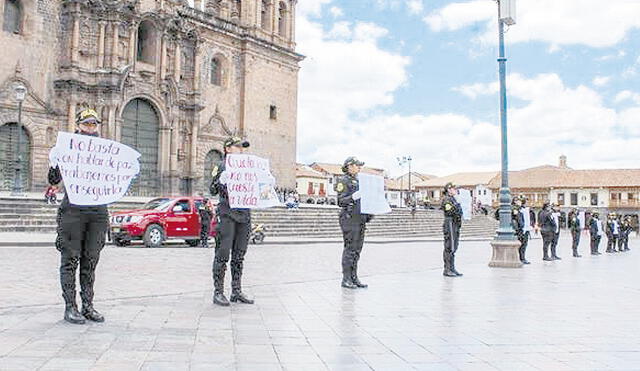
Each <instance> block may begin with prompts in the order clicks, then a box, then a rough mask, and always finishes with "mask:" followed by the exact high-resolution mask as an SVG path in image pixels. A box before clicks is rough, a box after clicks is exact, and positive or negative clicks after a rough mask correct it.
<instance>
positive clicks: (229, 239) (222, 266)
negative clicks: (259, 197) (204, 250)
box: [212, 215, 251, 292]
mask: <svg viewBox="0 0 640 371" xmlns="http://www.w3.org/2000/svg"><path fill="white" fill-rule="evenodd" d="M216 232H217V236H216V239H217V243H216V254H215V258H214V259H213V268H212V273H213V288H214V290H215V291H216V292H223V291H224V275H225V271H226V270H227V262H228V261H229V255H231V264H230V265H231V289H232V290H233V291H236V292H237V291H242V282H241V280H242V268H243V263H244V255H245V254H246V253H247V246H248V244H249V234H250V233H251V220H250V219H249V220H248V221H246V222H237V221H235V220H234V219H233V218H231V217H230V216H229V215H220V216H219V219H218V225H217V226H216Z"/></svg>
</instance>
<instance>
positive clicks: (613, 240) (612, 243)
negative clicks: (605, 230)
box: [607, 234, 618, 252]
mask: <svg viewBox="0 0 640 371" xmlns="http://www.w3.org/2000/svg"><path fill="white" fill-rule="evenodd" d="M607 237H608V239H607V252H609V251H616V245H617V244H618V235H617V234H610V235H608V236H607Z"/></svg>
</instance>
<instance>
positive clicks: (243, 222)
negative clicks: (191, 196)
mask: <svg viewBox="0 0 640 371" xmlns="http://www.w3.org/2000/svg"><path fill="white" fill-rule="evenodd" d="M248 147H249V142H247V141H245V140H242V139H241V138H238V137H231V138H227V139H226V140H225V141H224V154H225V155H224V158H223V159H222V163H221V164H220V166H219V167H215V168H214V169H213V171H212V174H213V181H212V182H211V185H210V187H209V191H210V192H211V194H212V195H214V196H215V195H218V196H219V202H218V207H217V209H216V217H217V218H218V225H217V226H216V228H217V229H216V231H217V235H218V237H216V238H217V239H218V243H217V244H216V249H215V258H214V260H213V268H212V271H213V287H214V292H213V303H214V304H218V305H222V306H229V300H227V297H226V296H225V295H224V275H225V272H226V270H227V262H228V261H229V254H231V264H230V265H231V297H230V298H229V299H230V300H231V301H232V302H240V303H245V304H253V300H252V299H249V298H248V297H246V296H245V295H244V294H243V293H242V285H241V279H242V268H243V262H244V255H245V254H246V253H247V246H248V244H249V233H250V232H251V211H250V210H249V209H232V208H231V207H230V206H229V194H228V192H227V186H226V184H227V182H228V181H229V174H228V172H226V171H225V164H226V159H227V155H228V154H239V153H243V152H244V151H245V149H246V148H248Z"/></svg>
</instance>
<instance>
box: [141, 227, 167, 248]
mask: <svg viewBox="0 0 640 371" xmlns="http://www.w3.org/2000/svg"><path fill="white" fill-rule="evenodd" d="M162 241H164V231H163V230H162V227H160V226H159V225H157V224H153V225H150V226H149V228H147V230H146V231H145V232H144V246H145V247H162Z"/></svg>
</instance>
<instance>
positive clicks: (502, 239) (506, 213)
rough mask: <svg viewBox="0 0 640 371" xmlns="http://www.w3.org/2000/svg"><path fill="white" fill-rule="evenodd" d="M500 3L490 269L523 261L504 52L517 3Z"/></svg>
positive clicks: (517, 265) (515, 265)
mask: <svg viewBox="0 0 640 371" xmlns="http://www.w3.org/2000/svg"><path fill="white" fill-rule="evenodd" d="M496 1H497V2H498V42H499V45H498V48H499V55H498V71H499V74H500V134H501V138H502V145H501V159H502V173H501V180H502V183H501V185H500V197H499V200H500V210H499V215H500V225H499V226H498V230H497V231H496V236H495V238H494V240H493V241H492V242H491V246H492V248H493V256H492V258H491V261H490V262H489V266H490V267H502V268H520V267H522V262H521V261H520V255H519V254H518V248H519V247H520V242H519V241H518V240H517V239H516V236H515V234H514V231H513V227H512V226H511V191H510V190H509V161H508V151H507V84H506V68H507V66H506V65H507V58H506V57H505V52H504V25H505V24H506V25H508V26H511V25H514V24H515V23H516V21H515V18H516V17H515V0H496Z"/></svg>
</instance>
